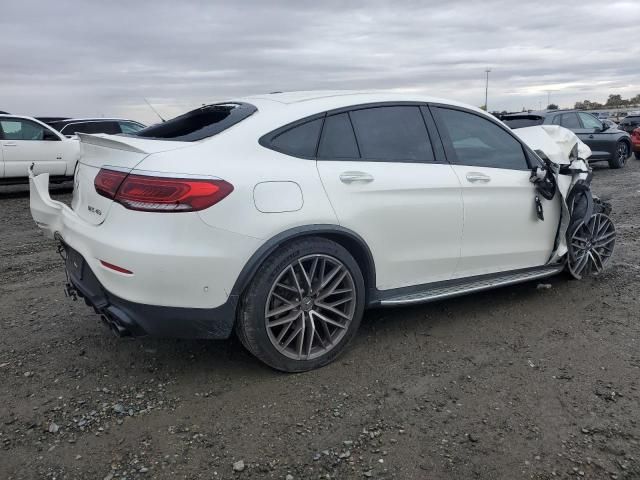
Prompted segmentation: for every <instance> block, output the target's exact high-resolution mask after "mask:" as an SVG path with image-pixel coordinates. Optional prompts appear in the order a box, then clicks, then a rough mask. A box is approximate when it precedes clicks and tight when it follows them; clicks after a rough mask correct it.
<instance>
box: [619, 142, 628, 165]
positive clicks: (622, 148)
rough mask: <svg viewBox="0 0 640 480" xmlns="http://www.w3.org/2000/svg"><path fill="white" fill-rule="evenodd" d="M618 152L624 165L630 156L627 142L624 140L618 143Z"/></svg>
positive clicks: (621, 163)
mask: <svg viewBox="0 0 640 480" xmlns="http://www.w3.org/2000/svg"><path fill="white" fill-rule="evenodd" d="M616 154H617V155H618V160H619V162H620V165H624V164H625V162H626V161H627V157H628V156H629V148H628V147H627V144H626V143H624V142H620V143H619V144H618V148H617V149H616Z"/></svg>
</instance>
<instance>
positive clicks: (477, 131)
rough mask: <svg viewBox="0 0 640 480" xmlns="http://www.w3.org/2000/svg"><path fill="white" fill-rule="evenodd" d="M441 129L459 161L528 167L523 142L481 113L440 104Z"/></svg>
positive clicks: (492, 165) (460, 162)
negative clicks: (521, 143) (475, 113)
mask: <svg viewBox="0 0 640 480" xmlns="http://www.w3.org/2000/svg"><path fill="white" fill-rule="evenodd" d="M436 111H437V114H438V119H439V121H438V129H444V130H445V132H446V134H447V136H448V137H449V140H450V142H451V146H452V148H453V153H454V155H455V158H453V159H451V158H450V159H449V160H450V161H451V162H452V163H456V164H458V165H471V166H475V167H490V168H505V169H511V170H528V169H529V165H528V163H527V159H526V157H525V154H524V150H523V149H522V145H520V142H518V141H517V140H516V139H515V138H513V137H512V136H511V135H510V134H509V133H507V132H506V131H505V130H504V129H502V128H501V127H499V126H498V125H496V124H495V123H493V122H491V121H490V120H487V119H485V118H482V117H481V116H479V115H474V114H472V113H467V112H462V111H460V110H452V109H449V108H437V109H436Z"/></svg>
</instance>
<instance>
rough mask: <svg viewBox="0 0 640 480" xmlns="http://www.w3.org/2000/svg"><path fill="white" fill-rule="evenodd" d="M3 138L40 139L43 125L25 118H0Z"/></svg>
mask: <svg viewBox="0 0 640 480" xmlns="http://www.w3.org/2000/svg"><path fill="white" fill-rule="evenodd" d="M0 127H2V131H3V133H4V139H5V140H42V139H43V138H44V130H45V129H44V127H42V126H41V125H38V124H37V123H33V122H29V121H27V120H20V119H13V120H0Z"/></svg>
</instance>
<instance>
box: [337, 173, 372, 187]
mask: <svg viewBox="0 0 640 480" xmlns="http://www.w3.org/2000/svg"><path fill="white" fill-rule="evenodd" d="M340 181H341V182H342V183H347V184H349V183H353V182H363V183H369V182H373V175H370V174H368V173H366V172H342V173H341V174H340Z"/></svg>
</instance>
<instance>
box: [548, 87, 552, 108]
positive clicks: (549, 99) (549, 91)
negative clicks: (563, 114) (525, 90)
mask: <svg viewBox="0 0 640 480" xmlns="http://www.w3.org/2000/svg"><path fill="white" fill-rule="evenodd" d="M549 105H551V90H547V108H548V107H549Z"/></svg>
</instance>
